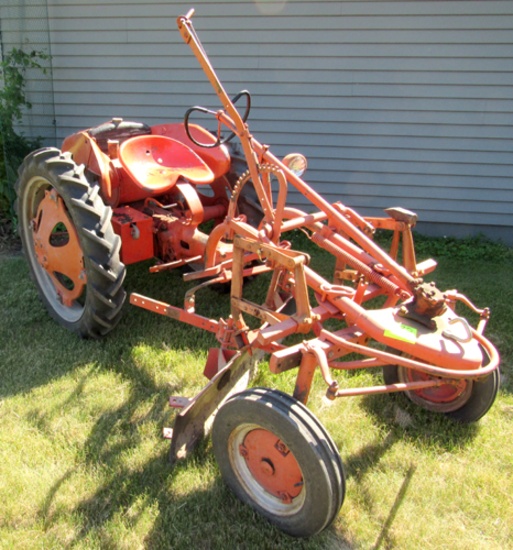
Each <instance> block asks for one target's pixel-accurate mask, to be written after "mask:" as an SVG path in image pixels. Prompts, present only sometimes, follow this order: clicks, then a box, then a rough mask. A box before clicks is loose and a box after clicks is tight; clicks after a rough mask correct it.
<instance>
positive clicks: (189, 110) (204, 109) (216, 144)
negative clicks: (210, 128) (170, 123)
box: [184, 90, 251, 149]
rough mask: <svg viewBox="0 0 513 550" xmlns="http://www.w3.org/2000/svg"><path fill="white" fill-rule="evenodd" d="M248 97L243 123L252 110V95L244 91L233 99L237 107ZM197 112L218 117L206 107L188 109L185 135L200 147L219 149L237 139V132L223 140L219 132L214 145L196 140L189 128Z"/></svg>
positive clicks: (185, 119)
mask: <svg viewBox="0 0 513 550" xmlns="http://www.w3.org/2000/svg"><path fill="white" fill-rule="evenodd" d="M242 96H246V109H245V111H244V115H243V116H242V122H246V120H248V116H249V111H250V110H251V95H250V93H249V92H248V91H247V90H242V91H241V92H239V93H238V94H237V95H236V96H235V97H234V98H233V99H232V103H233V104H234V105H235V103H237V101H238V100H239V99H240V98H241V97H242ZM195 111H199V112H200V113H207V114H211V115H214V116H215V115H216V112H215V111H211V110H210V109H206V108H205V107H198V106H196V107H191V108H190V109H188V110H187V111H186V113H185V116H184V127H185V133H186V134H187V137H188V138H189V139H190V140H191V141H192V142H193V143H194V144H195V145H197V146H198V147H204V148H205V149H212V148H213V147H217V146H218V145H223V144H224V143H228V142H229V141H230V140H232V139H233V138H234V137H235V132H231V133H230V134H229V135H228V136H226V137H225V138H223V139H221V134H220V133H219V132H218V134H217V139H216V141H215V142H214V143H201V142H199V141H198V140H197V139H195V138H194V137H193V135H192V133H191V131H190V128H189V117H190V116H191V114H192V113H194V112H195Z"/></svg>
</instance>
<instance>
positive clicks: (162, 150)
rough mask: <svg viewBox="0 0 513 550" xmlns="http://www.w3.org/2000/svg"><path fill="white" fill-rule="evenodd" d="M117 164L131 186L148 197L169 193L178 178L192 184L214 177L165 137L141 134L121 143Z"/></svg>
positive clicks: (188, 152)
mask: <svg viewBox="0 0 513 550" xmlns="http://www.w3.org/2000/svg"><path fill="white" fill-rule="evenodd" d="M119 162H120V163H121V166H122V167H123V168H124V170H125V171H126V172H127V174H128V175H129V176H130V178H131V179H132V180H133V181H134V183H135V184H136V185H137V186H139V187H140V188H141V189H143V190H144V191H146V192H148V193H149V194H151V195H156V194H159V193H164V192H166V191H169V190H170V189H172V188H173V186H174V185H175V184H176V182H177V181H178V179H179V178H180V177H183V178H185V179H187V180H188V181H189V182H190V183H193V184H195V185H200V184H209V183H212V182H213V181H214V178H215V176H214V173H213V172H212V170H211V169H210V168H209V167H208V166H207V164H206V163H205V162H204V161H203V160H202V159H201V158H200V157H199V156H198V155H197V154H196V153H195V152H194V151H193V150H192V149H190V148H189V147H187V145H184V144H183V143H181V142H179V141H176V140H175V139H172V138H169V137H166V136H159V135H153V134H151V135H142V136H136V137H133V138H130V139H128V140H126V141H124V142H123V143H122V144H121V146H120V148H119Z"/></svg>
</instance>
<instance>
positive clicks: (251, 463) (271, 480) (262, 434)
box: [228, 423, 306, 516]
mask: <svg viewBox="0 0 513 550" xmlns="http://www.w3.org/2000/svg"><path fill="white" fill-rule="evenodd" d="M228 446H229V457H230V462H231V465H232V469H233V471H234V472H235V474H236V475H237V478H238V480H239V482H240V484H241V485H242V486H243V487H244V489H245V491H246V493H247V494H250V495H251V496H252V499H253V500H254V501H255V502H256V503H257V504H258V505H259V506H261V507H262V508H263V509H265V510H267V511H268V512H270V513H272V514H273V515H276V516H288V515H292V514H295V513H297V512H298V511H299V510H300V509H301V508H302V506H303V504H304V502H305V494H306V493H305V491H306V488H305V486H304V479H303V473H302V471H301V468H300V466H299V464H298V462H297V460H296V458H295V456H294V454H293V453H292V451H291V450H290V449H289V448H288V447H287V445H286V444H285V443H284V442H283V441H282V440H281V439H280V438H279V437H278V436H277V435H276V434H274V433H273V432H271V431H269V430H266V429H264V428H262V427H261V426H258V425H256V424H247V423H246V424H241V425H239V426H237V427H236V428H235V429H234V430H233V432H232V433H231V435H230V438H229V441H228Z"/></svg>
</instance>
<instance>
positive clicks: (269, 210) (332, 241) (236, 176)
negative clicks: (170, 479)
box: [17, 11, 499, 536]
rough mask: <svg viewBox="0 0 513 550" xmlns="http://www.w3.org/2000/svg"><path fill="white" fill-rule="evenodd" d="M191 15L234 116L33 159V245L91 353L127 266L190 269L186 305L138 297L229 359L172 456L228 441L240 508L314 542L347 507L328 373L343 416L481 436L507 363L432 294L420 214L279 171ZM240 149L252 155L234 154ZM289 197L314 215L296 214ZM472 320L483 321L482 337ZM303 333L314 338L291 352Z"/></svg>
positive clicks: (195, 402)
mask: <svg viewBox="0 0 513 550" xmlns="http://www.w3.org/2000/svg"><path fill="white" fill-rule="evenodd" d="M192 15H193V11H191V12H189V13H188V14H187V15H186V16H182V17H179V18H178V29H179V31H180V33H181V35H182V37H183V39H184V41H185V43H186V44H187V45H189V46H190V48H191V49H192V51H193V53H194V54H195V56H196V58H197V59H198V61H199V63H200V65H201V67H202V68H203V71H204V72H205V75H206V77H207V78H208V80H209V81H210V83H211V85H212V87H213V89H214V91H215V93H216V94H217V96H218V98H219V100H220V102H221V105H222V108H221V109H220V110H217V111H210V110H208V109H205V108H203V107H193V108H191V109H189V111H187V113H186V114H185V118H184V122H182V123H174V124H160V125H157V126H152V127H150V126H148V125H146V124H144V123H134V122H127V121H124V120H121V119H113V120H112V121H110V122H106V123H105V124H102V125H100V126H97V127H95V128H90V129H88V130H84V131H81V132H78V133H76V134H74V135H72V136H70V137H68V138H66V139H65V140H64V142H63V144H62V148H61V150H59V149H56V148H52V147H48V148H44V149H40V150H38V151H35V152H33V153H31V154H30V155H29V156H28V157H27V158H26V159H25V161H24V163H23V165H22V166H21V168H20V172H19V181H18V183H17V193H18V203H17V208H18V216H19V227H20V234H21V238H22V242H23V247H24V251H25V254H26V257H27V259H28V263H29V265H30V269H31V273H32V275H33V278H34V279H35V282H36V284H37V286H38V289H39V291H40V294H41V298H42V300H43V302H44V303H45V305H46V307H47V309H48V311H49V312H50V314H51V315H52V316H53V317H54V318H55V319H56V320H57V321H58V322H60V323H61V324H62V325H64V326H65V327H67V328H68V329H70V330H73V331H75V332H77V333H78V334H79V335H81V336H84V337H100V336H103V335H105V334H107V333H108V332H109V331H111V330H112V329H113V328H114V326H115V325H116V323H117V322H118V321H119V319H120V316H121V313H122V306H123V302H124V300H125V291H124V289H123V281H124V276H125V266H126V265H130V264H134V263H137V262H141V261H143V260H149V259H152V258H156V260H155V261H154V262H153V265H152V266H151V267H150V268H149V270H150V272H152V273H153V272H160V271H164V270H172V269H175V268H182V267H187V268H188V270H187V272H185V274H184V275H183V277H184V279H185V280H186V281H190V282H191V288H190V290H188V291H187V292H186V294H185V297H184V303H183V304H178V305H174V304H168V303H165V302H162V301H159V300H156V299H154V298H150V297H147V296H142V295H140V294H136V293H132V294H131V296H130V302H131V303H132V304H134V305H136V306H139V307H142V308H145V309H147V310H150V311H153V312H155V313H159V314H161V315H164V316H168V317H171V318H172V319H175V320H178V321H181V322H184V323H188V324H190V325H193V326H195V327H198V328H201V329H204V330H207V331H210V332H212V333H214V334H215V335H216V338H217V340H218V342H219V347H218V348H215V349H212V350H210V352H209V354H208V360H207V365H206V368H205V375H206V376H207V378H208V379H209V381H208V382H207V384H206V385H205V387H204V389H203V390H202V391H201V392H200V393H199V394H198V395H196V396H195V397H194V398H192V399H185V398H178V397H172V398H171V399H170V404H171V405H172V406H175V407H177V408H179V409H180V412H179V413H178V414H177V416H176V419H175V423H174V427H173V429H172V430H167V432H166V435H167V436H168V437H170V438H171V441H172V443H171V457H172V459H173V460H175V459H177V458H182V457H185V456H187V454H188V453H189V452H190V451H191V450H192V449H193V448H194V446H195V444H196V443H197V442H198V441H199V440H200V439H201V438H202V437H203V436H204V435H205V434H206V433H207V432H208V431H209V430H210V429H212V440H213V447H214V453H215V455H216V458H217V461H218V464H219V467H220V470H221V473H222V476H223V478H224V479H225V481H226V482H227V484H228V485H229V486H230V487H231V488H232V490H233V491H234V492H235V493H236V494H237V496H238V497H239V498H240V499H241V500H243V501H244V502H247V503H248V504H250V505H251V506H253V507H254V508H255V509H256V510H258V511H259V512H260V513H261V514H263V515H264V516H265V517H267V518H268V519H269V520H270V521H272V522H274V523H275V524H276V525H278V526H279V527H280V528H281V529H282V530H284V531H285V532H287V533H289V534H292V535H294V536H310V535H313V534H315V533H318V532H319V531H321V530H322V529H324V528H325V527H327V526H328V525H330V523H331V522H332V521H333V520H334V518H335V517H336V515H337V514H338V511H339V509H340V507H341V505H342V501H343V499H344V492H345V488H344V485H345V481H344V471H343V467H342V462H341V459H340V456H339V453H338V451H337V448H336V446H335V444H334V442H333V440H332V439H331V437H330V435H329V434H328V433H327V431H326V429H325V428H324V427H323V426H322V424H321V423H320V422H319V420H318V419H317V418H316V417H315V416H314V415H313V414H312V413H311V412H310V411H309V409H307V408H306V406H305V405H306V403H307V401H308V397H309V392H310V388H311V385H312V381H313V377H314V375H315V373H316V372H317V371H319V372H320V375H321V376H322V378H323V379H324V381H325V382H326V387H327V390H326V395H327V397H328V398H329V399H333V400H334V399H336V398H338V397H342V396H349V395H366V394H378V393H390V392H399V391H401V392H405V394H406V395H407V396H408V398H409V399H411V400H412V401H413V402H415V403H416V404H418V405H420V406H421V407H424V408H425V409H429V410H431V411H435V412H438V413H442V414H445V415H447V416H449V417H452V418H454V419H455V420H458V421H461V422H473V421H476V420H478V419H479V418H481V417H482V416H483V415H484V414H486V412H487V411H488V409H489V408H490V407H491V405H492V403H493V401H494V399H495V397H496V395H497V391H498V387H499V370H498V368H499V356H498V353H497V351H496V349H495V347H494V346H493V345H492V344H491V343H490V342H489V341H488V340H487V339H486V338H485V336H484V335H483V333H484V329H485V326H486V324H487V321H488V318H489V311H488V309H486V308H485V309H478V308H477V307H475V306H474V305H473V304H472V303H471V302H470V300H469V299H468V298H466V297H465V296H463V295H461V294H459V293H458V292H457V291H446V292H442V291H440V290H439V289H438V288H437V287H436V286H435V284H434V283H427V282H425V281H424V280H423V276H424V275H425V274H427V273H429V272H431V271H433V270H434V268H435V266H436V263H435V262H434V261H432V260H428V261H425V262H422V263H417V261H416V258H415V251H414V245H413V239H412V227H414V225H415V222H416V215H415V214H413V213H412V212H409V211H407V210H405V209H402V208H391V209H389V210H387V214H388V215H387V217H382V218H369V217H362V216H360V215H359V214H357V213H356V212H354V211H353V210H351V209H350V208H348V207H346V206H345V205H344V204H342V203H340V202H335V203H329V202H327V201H326V200H325V199H324V198H323V197H322V196H320V195H319V194H318V193H317V192H316V191H315V190H314V189H312V188H311V187H310V186H308V185H307V184H306V183H305V181H304V180H303V179H302V178H301V176H302V174H303V172H304V170H305V168H306V160H305V158H304V157H303V156H302V155H300V154H291V155H287V156H286V157H285V158H283V159H278V158H277V157H275V156H274V155H273V154H272V153H271V151H270V149H269V147H267V146H265V145H262V144H260V143H259V142H258V141H257V140H256V139H255V138H254V137H253V135H252V134H251V133H250V131H249V128H248V125H247V118H248V114H249V111H250V95H249V93H248V92H247V91H243V92H240V93H239V94H238V95H237V96H236V97H235V98H233V99H230V98H229V96H228V95H227V93H226V92H225V90H224V88H223V85H222V84H221V82H220V81H219V79H218V77H217V75H216V73H215V71H214V69H213V68H212V66H211V64H210V62H209V60H208V58H207V55H206V53H205V50H204V49H203V47H202V45H201V42H200V41H199V39H198V37H197V35H196V33H195V31H194V27H193V25H192V22H191V18H192ZM239 100H242V102H244V103H245V107H244V109H243V111H244V113H243V114H242V115H241V114H240V112H239V110H238V109H237V108H236V106H235V104H236V102H237V101H239ZM197 112H200V113H202V114H203V115H211V116H212V117H213V120H215V121H217V122H216V125H217V131H215V132H213V133H211V132H209V131H207V130H206V129H205V128H203V127H202V126H199V125H197V124H193V123H192V122H191V121H190V118H191V115H194V114H197ZM226 134H227V135H226ZM235 137H236V138H237V139H238V142H239V147H240V150H241V151H242V154H240V155H236V154H235V153H234V150H235V149H234V148H233V147H230V148H229V147H228V146H227V145H226V144H227V143H228V142H230V140H232V139H233V138H235ZM289 187H293V188H295V189H296V190H297V191H298V192H300V193H301V194H302V195H303V196H304V197H306V198H307V199H308V200H309V202H310V203H311V204H312V207H313V208H312V212H304V211H302V210H300V209H298V208H293V207H291V206H289V205H288V204H287V192H288V189H289ZM377 229H380V230H389V231H391V232H392V235H393V236H392V241H391V247H390V250H389V252H385V251H384V250H383V249H382V248H380V247H379V246H378V245H377V244H376V243H375V241H374V240H373V235H374V233H375V231H376V230H377ZM294 230H301V231H303V232H304V233H306V234H307V235H308V236H309V238H310V239H311V241H313V242H314V243H315V244H316V245H318V247H320V248H322V249H324V250H325V251H327V252H329V253H330V254H331V255H332V256H333V257H334V264H335V272H334V275H333V279H332V280H327V279H326V278H324V277H322V276H321V275H319V274H318V273H317V272H316V271H314V270H313V269H312V268H311V267H310V266H309V260H310V258H309V256H308V255H307V254H305V253H304V252H301V251H300V250H294V249H293V248H292V246H291V243H290V241H289V240H286V236H287V233H290V232H293V231H294ZM398 258H401V260H400V261H399V259H398ZM265 273H267V274H268V276H267V277H268V281H269V282H268V289H267V291H266V297H265V300H263V303H262V302H259V303H255V302H253V301H251V300H250V299H248V297H247V295H246V296H244V285H243V283H244V280H245V279H246V278H249V277H252V278H253V277H255V276H258V275H260V274H265ZM219 283H223V284H225V285H229V286H230V315H229V316H228V317H227V318H226V319H219V320H215V319H210V318H207V317H204V316H202V315H200V314H199V313H198V312H197V311H196V308H195V298H196V293H197V291H198V289H201V288H204V287H206V286H209V285H214V284H219ZM457 304H461V305H463V306H466V307H467V308H469V309H470V310H471V311H473V312H474V313H476V314H477V315H478V317H479V321H478V322H477V326H475V327H473V326H471V325H470V324H469V322H468V321H467V320H466V319H465V318H464V317H461V316H460V315H459V314H457V313H456V305H457ZM332 320H336V322H331V323H328V321H332ZM333 326H336V328H332V327H333ZM255 327H256V328H255ZM296 334H300V335H302V336H301V339H299V338H296V339H295V340H294V341H295V342H296V343H293V344H287V343H286V341H287V340H286V337H288V336H291V335H296ZM289 340H290V339H289ZM297 342H300V343H297ZM264 355H265V356H267V358H268V361H269V368H270V369H271V371H272V372H273V373H281V372H284V371H288V370H291V369H296V370H297V379H296V383H295V389H294V392H293V395H292V396H290V395H287V394H285V393H283V392H280V391H277V390H274V389H269V388H251V389H247V387H248V381H249V379H250V375H251V373H252V372H253V371H254V369H255V368H256V367H257V364H258V362H259V361H260V360H261V359H262V357H263V356H264ZM368 368H372V369H376V368H382V370H383V378H384V383H383V384H382V385H377V386H371V387H363V388H341V387H339V384H338V383H337V381H336V379H335V378H334V377H333V376H332V373H333V372H334V371H336V370H337V369H342V370H353V369H368Z"/></svg>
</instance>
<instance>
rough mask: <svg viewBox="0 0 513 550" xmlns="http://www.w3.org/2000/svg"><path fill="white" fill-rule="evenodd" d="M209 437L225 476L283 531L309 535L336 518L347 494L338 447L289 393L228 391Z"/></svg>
mask: <svg viewBox="0 0 513 550" xmlns="http://www.w3.org/2000/svg"><path fill="white" fill-rule="evenodd" d="M212 440H213V446H214V453H215V456H216V460H217V463H218V465H219V469H220V470H221V474H222V477H223V479H224V481H225V482H226V484H227V485H228V486H229V487H230V488H231V489H232V491H233V492H234V493H235V494H236V495H237V497H238V498H239V499H240V500H241V501H242V502H245V503H246V504H249V505H250V506H251V507H252V508H254V509H255V510H257V511H258V512H259V513H260V514H261V515H262V516H264V517H265V518H267V519H268V520H269V521H271V522H272V523H274V524H275V525H276V526H277V527H279V528H280V529H281V530H282V531H284V532H285V533H288V534H289V535H292V536H295V537H309V536H312V535H315V534H317V533H319V532H320V531H322V530H323V529H325V528H326V527H328V526H329V525H330V524H331V523H332V522H333V521H334V519H335V518H336V516H337V514H338V512H339V510H340V507H341V506H342V502H343V500H344V494H345V477H344V471H343V467H342V461H341V459H340V455H339V453H338V450H337V448H336V446H335V444H334V442H333V440H332V439H331V437H330V436H329V434H328V433H327V431H326V430H325V429H324V427H323V426H322V424H321V423H320V422H319V421H318V420H317V418H316V417H315V415H313V413H311V412H310V411H309V410H308V409H307V408H306V407H305V406H304V405H302V404H301V403H299V402H298V401H297V400H296V399H294V398H293V397H291V396H289V395H287V394H285V393H282V392H279V391H276V390H270V389H265V388H253V389H250V390H246V391H244V392H242V393H239V394H237V395H235V396H233V397H231V398H230V399H229V400H228V401H227V402H226V403H225V404H224V405H223V406H222V407H221V409H220V410H219V412H218V413H217V416H216V419H215V421H214V426H213V432H212Z"/></svg>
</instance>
